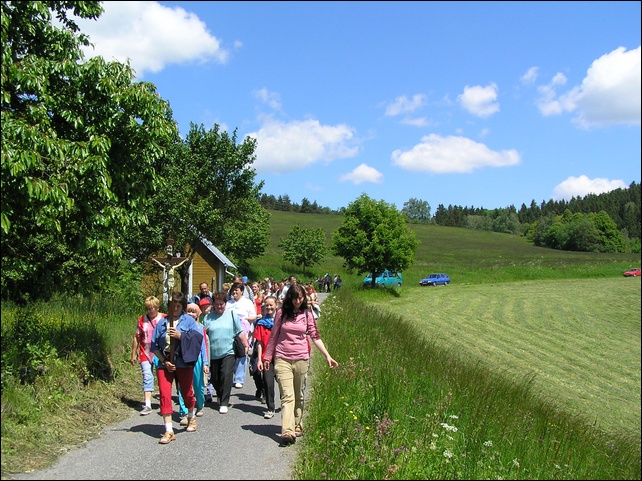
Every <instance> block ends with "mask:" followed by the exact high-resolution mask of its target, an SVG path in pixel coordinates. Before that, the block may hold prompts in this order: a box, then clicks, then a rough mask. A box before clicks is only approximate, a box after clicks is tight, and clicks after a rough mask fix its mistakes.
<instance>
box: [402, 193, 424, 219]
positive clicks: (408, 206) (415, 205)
mask: <svg viewBox="0 0 642 481" xmlns="http://www.w3.org/2000/svg"><path fill="white" fill-rule="evenodd" d="M401 212H402V213H403V214H404V215H405V216H406V219H408V222H410V223H411V224H429V223H430V204H429V203H428V202H426V201H425V200H420V199H415V198H414V197H413V198H412V199H410V200H408V202H404V204H403V209H401Z"/></svg>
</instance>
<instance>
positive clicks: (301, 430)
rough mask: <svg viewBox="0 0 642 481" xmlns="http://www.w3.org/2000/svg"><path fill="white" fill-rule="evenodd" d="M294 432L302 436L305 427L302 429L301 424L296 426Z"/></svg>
mask: <svg viewBox="0 0 642 481" xmlns="http://www.w3.org/2000/svg"><path fill="white" fill-rule="evenodd" d="M294 434H296V437H297V438H300V437H301V436H303V429H301V426H296V427H295V428H294Z"/></svg>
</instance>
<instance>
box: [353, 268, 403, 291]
mask: <svg viewBox="0 0 642 481" xmlns="http://www.w3.org/2000/svg"><path fill="white" fill-rule="evenodd" d="M401 282H402V277H401V272H396V271H390V270H388V269H386V270H385V271H383V272H381V273H376V276H375V285H376V286H377V287H382V286H401ZM363 285H364V287H370V286H371V285H372V273H370V274H368V275H367V276H366V277H364V279H363Z"/></svg>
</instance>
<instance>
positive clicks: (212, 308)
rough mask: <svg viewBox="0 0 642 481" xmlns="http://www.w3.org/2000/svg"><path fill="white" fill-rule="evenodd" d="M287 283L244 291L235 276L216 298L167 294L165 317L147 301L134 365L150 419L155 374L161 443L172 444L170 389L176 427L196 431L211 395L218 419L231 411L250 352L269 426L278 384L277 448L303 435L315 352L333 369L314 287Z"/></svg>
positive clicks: (254, 285)
mask: <svg viewBox="0 0 642 481" xmlns="http://www.w3.org/2000/svg"><path fill="white" fill-rule="evenodd" d="M287 281H288V282H287V283H285V284H286V285H284V286H280V287H281V288H280V289H277V291H274V292H273V291H272V290H270V289H268V290H267V291H266V290H265V289H264V288H262V287H261V283H258V282H257V283H250V284H249V286H248V281H247V278H246V277H235V278H234V280H233V283H232V284H231V285H230V286H229V289H228V286H225V285H224V287H223V290H221V291H218V292H215V293H212V292H210V291H209V289H208V286H207V283H201V285H200V291H199V292H198V293H197V294H195V295H194V296H192V298H191V299H189V300H188V299H187V296H186V295H184V294H183V293H180V292H174V293H172V294H171V297H170V298H169V301H168V313H167V314H164V313H161V312H160V311H159V309H160V302H159V300H158V299H157V298H156V297H153V296H150V297H148V298H147V299H146V300H145V308H146V310H147V313H146V314H145V315H142V316H140V317H139V318H138V323H137V327H136V332H135V334H134V340H133V343H132V357H131V362H132V364H135V363H136V362H138V363H139V364H140V368H141V373H142V378H143V393H144V404H143V407H142V409H141V412H140V414H141V415H147V414H149V413H150V412H152V407H151V397H152V393H153V391H154V376H153V370H154V367H155V368H156V375H157V379H158V389H159V392H160V397H159V399H160V414H161V415H162V416H163V423H164V427H165V431H164V434H163V436H162V437H161V438H160V440H159V443H160V444H169V443H170V442H172V441H174V440H176V435H175V433H174V429H173V423H172V414H173V412H174V407H173V404H172V386H173V383H174V382H176V384H177V392H178V399H179V413H180V424H181V425H183V426H186V431H187V432H194V431H196V429H197V424H196V418H197V417H199V416H202V415H203V407H204V404H205V402H206V401H207V400H212V401H213V398H214V396H216V399H217V402H218V406H219V407H218V409H219V413H221V414H225V413H227V412H228V409H229V400H230V395H231V392H232V387H236V388H242V387H243V383H244V382H245V375H246V371H247V370H248V366H247V363H248V355H249V353H250V350H251V355H249V362H250V366H249V372H250V373H251V376H252V378H253V381H254V384H255V386H256V393H255V395H256V398H257V400H260V401H261V402H262V403H265V404H266V407H267V411H266V412H265V413H264V417H265V418H266V419H271V418H272V417H274V415H275V411H276V409H275V408H276V406H275V382H277V383H278V385H279V392H280V400H281V436H280V441H281V444H282V445H284V446H287V445H289V444H293V443H294V442H295V441H296V438H297V437H298V436H301V435H302V434H303V427H302V424H301V421H302V416H303V396H304V392H305V380H306V376H307V373H308V369H309V359H310V354H311V350H312V345H313V344H314V345H315V346H316V347H317V349H318V350H319V351H320V352H321V353H322V354H323V355H324V356H325V359H326V361H327V363H328V365H329V366H330V367H331V368H332V367H336V366H338V363H337V362H336V361H335V360H334V359H333V358H332V356H330V354H329V353H328V351H327V349H326V347H325V345H324V343H323V341H322V340H321V338H320V336H319V332H318V329H317V325H316V319H317V318H318V315H319V312H320V310H319V309H318V304H319V300H318V296H317V295H316V291H315V290H314V287H313V286H312V284H311V283H308V284H307V285H306V286H304V285H302V284H300V283H298V282H297V281H296V277H295V276H290V278H289V279H288V280H287ZM264 282H265V281H264ZM269 284H270V285H272V283H271V282H270V283H269ZM279 285H280V284H276V283H275V287H276V286H279ZM314 306H316V308H315V307H314ZM237 336H238V338H239V339H240V340H241V341H242V343H243V346H244V350H245V355H243V356H239V357H237V356H236V355H235V354H234V339H235V337H237Z"/></svg>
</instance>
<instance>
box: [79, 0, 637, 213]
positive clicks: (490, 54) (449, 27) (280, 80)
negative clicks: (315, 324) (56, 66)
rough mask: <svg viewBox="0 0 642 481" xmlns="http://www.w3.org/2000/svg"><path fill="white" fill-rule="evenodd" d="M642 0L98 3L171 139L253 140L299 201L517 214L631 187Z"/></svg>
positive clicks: (263, 176)
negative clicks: (165, 113) (218, 133)
mask: <svg viewBox="0 0 642 481" xmlns="http://www.w3.org/2000/svg"><path fill="white" fill-rule="evenodd" d="M640 5H641V3H640V2H615V1H613V2H592V1H591V2H583V1H579V2H575V1H573V2H503V1H502V2H414V1H413V2H403V1H395V2H368V1H364V2H361V1H359V2H340V1H330V2H308V1H300V2H297V1H286V2H270V1H261V2H249V1H248V2H245V1H243V2H218V1H216V2H151V1H150V2H136V1H128V2H115V1H108V2H103V7H104V9H105V12H104V13H103V15H101V17H100V18H98V19H97V20H82V21H79V22H78V24H79V26H80V28H81V31H82V32H83V33H86V34H88V35H89V37H90V41H91V42H92V43H93V44H94V46H93V48H90V49H87V50H85V55H86V56H87V58H89V57H91V56H94V55H102V56H103V57H104V58H105V59H107V60H118V61H120V62H126V61H129V62H130V64H131V66H132V68H133V69H134V71H135V73H136V80H137V81H145V82H151V83H153V84H154V85H155V86H156V88H157V91H158V93H159V95H160V96H161V97H162V98H163V99H165V100H167V101H168V102H169V104H170V107H171V108H172V111H173V115H174V119H175V120H176V121H177V123H178V126H179V130H180V134H181V136H183V137H184V136H185V135H186V134H187V132H188V131H189V129H190V124H191V123H194V124H196V125H198V126H200V125H202V126H203V127H204V128H205V129H206V130H210V129H212V128H213V127H214V125H215V124H218V125H219V126H220V129H222V130H224V131H227V132H229V133H230V134H232V133H233V132H234V131H236V133H237V139H238V140H237V142H238V143H241V142H242V140H243V139H244V138H246V137H247V136H249V137H252V138H255V139H256V141H257V147H256V151H255V155H256V159H255V160H254V162H253V164H252V167H253V168H254V169H255V170H256V178H255V181H256V182H259V181H264V186H263V189H262V192H263V193H265V194H268V195H274V196H275V197H277V198H278V197H279V196H282V195H285V194H287V195H288V196H289V197H290V200H291V201H292V202H296V203H299V204H300V203H301V201H302V200H303V199H304V198H306V199H307V200H308V201H310V202H315V201H316V202H317V204H318V205H319V206H321V207H329V208H331V209H340V208H341V207H347V206H348V205H349V204H350V203H351V202H353V201H354V200H356V199H357V198H358V197H359V196H360V195H361V194H366V195H368V196H369V197H370V198H372V199H375V200H377V201H379V200H383V201H385V202H387V203H390V204H394V205H395V206H396V207H397V208H398V209H402V208H403V206H404V203H406V202H408V201H409V200H410V199H416V200H421V201H425V202H427V203H428V205H429V206H430V208H431V213H432V214H434V213H435V211H436V209H437V207H438V206H439V205H440V204H441V205H443V206H444V207H448V206H449V205H452V206H455V205H458V206H462V207H484V208H487V209H495V208H504V207H509V206H511V205H513V206H515V207H516V208H517V209H518V210H519V208H520V207H521V205H522V204H525V205H526V206H527V207H528V206H530V204H531V202H532V201H533V200H534V201H535V202H536V203H537V204H538V205H539V204H541V203H542V202H548V201H549V200H551V199H552V200H561V199H566V200H570V199H571V198H572V197H573V196H580V197H583V196H585V195H587V194H589V193H594V194H600V193H603V192H609V191H611V190H613V189H617V188H627V187H628V186H629V185H630V184H631V183H632V182H636V183H639V182H640V159H641V152H640V150H641V149H640V146H641V138H640V93H641V90H642V89H641V83H640V76H641V73H640V72H641V67H640V44H641V39H640V37H641V34H640V23H641V21H640V18H641V15H640V13H641V12H640Z"/></svg>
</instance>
